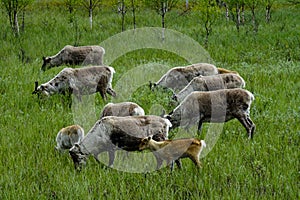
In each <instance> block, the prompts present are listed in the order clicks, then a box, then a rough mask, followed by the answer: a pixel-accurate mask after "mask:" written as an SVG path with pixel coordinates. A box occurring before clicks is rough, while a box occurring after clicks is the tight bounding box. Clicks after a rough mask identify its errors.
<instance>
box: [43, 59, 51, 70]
mask: <svg viewBox="0 0 300 200" xmlns="http://www.w3.org/2000/svg"><path fill="white" fill-rule="evenodd" d="M50 66H51V57H43V65H42V68H41V70H42V71H46V70H47V69H48V68H49V67H50Z"/></svg>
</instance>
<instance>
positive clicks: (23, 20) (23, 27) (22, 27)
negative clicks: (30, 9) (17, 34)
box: [21, 10, 25, 32]
mask: <svg viewBox="0 0 300 200" xmlns="http://www.w3.org/2000/svg"><path fill="white" fill-rule="evenodd" d="M21 31H22V32H24V31H25V10H23V11H22V26H21Z"/></svg>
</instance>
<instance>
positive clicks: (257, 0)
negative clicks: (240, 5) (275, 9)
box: [245, 0, 261, 32]
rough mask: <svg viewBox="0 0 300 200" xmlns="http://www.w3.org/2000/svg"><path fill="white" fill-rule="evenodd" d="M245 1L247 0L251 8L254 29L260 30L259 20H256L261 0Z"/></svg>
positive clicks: (255, 30)
mask: <svg viewBox="0 0 300 200" xmlns="http://www.w3.org/2000/svg"><path fill="white" fill-rule="evenodd" d="M245 1H246V4H247V6H248V7H249V8H250V10H251V14H252V26H253V31H254V32H257V31H258V22H257V20H256V9H257V7H258V6H259V5H260V3H261V0H245Z"/></svg>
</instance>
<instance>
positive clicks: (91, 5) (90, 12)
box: [89, 0, 93, 29]
mask: <svg viewBox="0 0 300 200" xmlns="http://www.w3.org/2000/svg"><path fill="white" fill-rule="evenodd" d="M89 21H90V28H91V29H93V0H90V5H89Z"/></svg>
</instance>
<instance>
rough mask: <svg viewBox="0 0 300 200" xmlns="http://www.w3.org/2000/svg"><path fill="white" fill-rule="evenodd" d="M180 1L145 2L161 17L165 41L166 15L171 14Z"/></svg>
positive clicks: (147, 0)
mask: <svg viewBox="0 0 300 200" xmlns="http://www.w3.org/2000/svg"><path fill="white" fill-rule="evenodd" d="M178 1H179V0H145V2H146V5H148V6H150V7H151V8H152V9H154V10H155V11H156V12H157V14H159V15H160V16H161V27H162V29H163V30H162V39H163V40H164V38H165V35H164V30H165V27H166V25H165V18H166V14H167V13H168V12H170V11H171V10H172V9H173V8H174V7H175V6H176V5H177V3H178Z"/></svg>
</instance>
